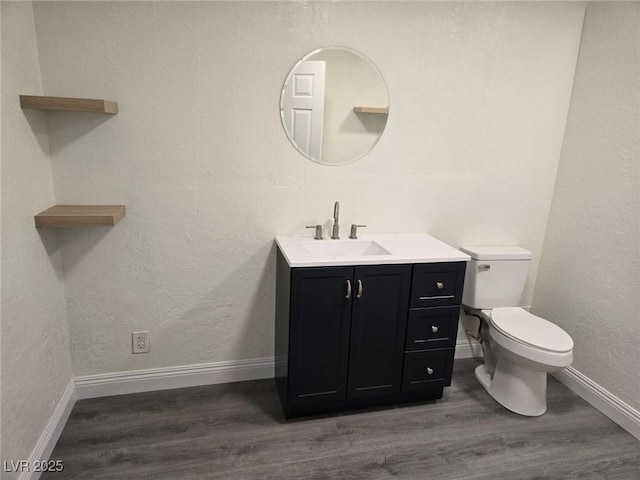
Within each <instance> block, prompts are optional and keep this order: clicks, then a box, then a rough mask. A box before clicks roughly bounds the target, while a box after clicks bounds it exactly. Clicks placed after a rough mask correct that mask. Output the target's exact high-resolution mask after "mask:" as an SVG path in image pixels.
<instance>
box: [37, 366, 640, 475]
mask: <svg viewBox="0 0 640 480" xmlns="http://www.w3.org/2000/svg"><path fill="white" fill-rule="evenodd" d="M475 365H476V362H475V360H462V361H456V365H455V369H454V377H453V384H452V386H451V387H450V388H448V389H446V390H445V395H444V397H443V399H442V400H439V401H431V402H424V403H419V404H411V405H402V406H396V407H386V408H380V409H371V410H366V411H355V412H345V413H342V414H334V415H325V416H317V417H307V418H302V419H296V420H288V421H287V420H285V419H284V418H283V416H282V412H281V409H280V404H279V400H278V395H277V392H276V389H275V386H274V384H273V382H272V381H271V380H262V381H254V382H243V383H237V384H229V385H212V386H206V387H194V388H185V389H179V390H168V391H162V392H148V393H141V394H134V395H123V396H117V397H104V398H98V399H91V400H81V401H79V402H77V403H76V405H75V407H74V410H73V412H72V414H71V417H70V418H69V421H68V423H67V425H66V426H65V429H64V431H63V433H62V436H61V437H60V440H59V442H58V445H57V446H56V448H55V450H54V452H53V454H52V456H51V458H52V459H62V460H63V462H64V466H65V470H64V472H62V473H58V474H55V473H49V474H45V475H43V476H42V477H41V478H43V479H67V478H68V479H72V478H85V479H86V478H91V479H96V480H103V479H104V480H110V479H120V478H136V479H147V478H148V479H176V480H179V479H193V478H211V479H247V480H251V479H260V480H264V479H270V478H274V479H285V480H286V479H328V478H331V479H334V478H335V479H354V480H359V479H362V480H365V479H367V480H368V479H391V478H393V479H423V478H437V479H439V480H447V479H451V480H453V479H466V480H489V479H491V480H496V479H498V480H500V479H509V480H511V479H515V480H517V479H572V478H576V479H578V478H580V479H607V480H609V479H615V480H640V442H638V441H637V440H636V439H635V438H633V437H632V436H631V435H629V434H628V433H626V432H625V431H624V430H622V429H621V428H620V427H618V426H617V425H615V424H614V423H613V422H611V421H610V420H609V419H608V418H606V417H605V416H603V415H602V414H601V413H600V412H598V411H597V410H595V409H594V408H593V407H591V406H590V405H588V404H587V403H586V402H585V401H584V400H582V399H580V398H579V397H577V396H576V395H575V394H573V393H572V392H570V391H569V390H568V389H566V388H565V387H564V386H563V385H561V384H559V383H558V382H557V381H555V380H553V379H551V378H550V380H549V388H548V391H549V394H548V412H547V413H546V414H545V415H543V416H541V417H537V418H527V417H522V416H519V415H516V414H514V413H512V412H509V411H508V410H506V409H504V408H502V407H501V406H500V405H498V404H497V403H496V402H495V401H494V400H493V399H492V398H491V397H490V396H489V395H488V394H487V393H486V392H485V391H484V389H483V388H482V387H481V386H480V384H478V382H477V381H476V380H475V378H474V376H473V369H474V367H475Z"/></svg>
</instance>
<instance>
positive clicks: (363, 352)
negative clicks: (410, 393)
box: [348, 265, 411, 398]
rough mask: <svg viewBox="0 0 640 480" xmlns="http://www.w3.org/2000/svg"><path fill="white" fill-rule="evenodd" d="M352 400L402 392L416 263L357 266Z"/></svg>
mask: <svg viewBox="0 0 640 480" xmlns="http://www.w3.org/2000/svg"><path fill="white" fill-rule="evenodd" d="M354 281H355V283H354V287H353V291H354V295H353V310H352V318H351V342H350V353H349V394H348V396H349V398H363V397H368V396H375V395H382V394H392V393H397V392H399V391H400V384H401V381H402V361H403V357H404V339H405V329H406V323H407V311H408V306H409V288H410V283H411V265H374V266H360V267H356V268H355V274H354Z"/></svg>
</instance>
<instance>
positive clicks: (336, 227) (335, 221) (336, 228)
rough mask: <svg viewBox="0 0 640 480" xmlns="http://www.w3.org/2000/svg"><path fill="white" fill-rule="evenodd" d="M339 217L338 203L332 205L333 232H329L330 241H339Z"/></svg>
mask: <svg viewBox="0 0 640 480" xmlns="http://www.w3.org/2000/svg"><path fill="white" fill-rule="evenodd" d="M339 217H340V202H336V203H335V204H334V205H333V230H332V232H331V239H332V240H340V225H339V224H338V221H339Z"/></svg>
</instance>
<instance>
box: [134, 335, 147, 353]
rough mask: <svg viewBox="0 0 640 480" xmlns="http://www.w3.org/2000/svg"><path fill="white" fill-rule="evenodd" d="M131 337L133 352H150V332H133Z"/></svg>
mask: <svg viewBox="0 0 640 480" xmlns="http://www.w3.org/2000/svg"><path fill="white" fill-rule="evenodd" d="M131 337H132V344H133V353H149V332H133V333H132V334H131Z"/></svg>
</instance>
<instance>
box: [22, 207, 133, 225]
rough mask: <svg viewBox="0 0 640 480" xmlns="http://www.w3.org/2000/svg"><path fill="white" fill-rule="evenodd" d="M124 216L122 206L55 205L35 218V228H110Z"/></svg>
mask: <svg viewBox="0 0 640 480" xmlns="http://www.w3.org/2000/svg"><path fill="white" fill-rule="evenodd" d="M124 215H125V208H124V205H55V206H53V207H51V208H48V209H46V210H45V211H43V212H40V213H39V214H37V215H36V216H35V220H36V228H48V227H99V226H109V227H112V226H114V225H115V224H116V223H118V222H119V221H120V219H121V218H122V217H124Z"/></svg>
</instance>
